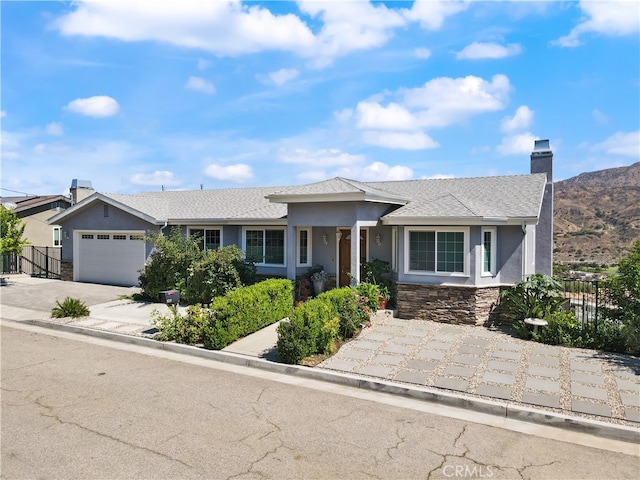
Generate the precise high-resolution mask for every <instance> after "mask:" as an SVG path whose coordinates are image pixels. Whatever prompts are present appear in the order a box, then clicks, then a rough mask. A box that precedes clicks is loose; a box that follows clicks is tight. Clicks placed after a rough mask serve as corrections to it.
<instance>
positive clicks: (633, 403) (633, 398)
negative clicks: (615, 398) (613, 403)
mask: <svg viewBox="0 0 640 480" xmlns="http://www.w3.org/2000/svg"><path fill="white" fill-rule="evenodd" d="M620 399H621V400H622V404H623V405H625V406H627V407H640V395H638V394H637V393H636V394H633V393H624V392H621V393H620Z"/></svg>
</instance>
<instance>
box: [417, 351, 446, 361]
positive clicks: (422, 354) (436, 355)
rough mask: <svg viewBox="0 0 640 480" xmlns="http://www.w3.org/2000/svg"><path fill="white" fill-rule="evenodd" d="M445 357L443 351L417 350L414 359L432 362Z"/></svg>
mask: <svg viewBox="0 0 640 480" xmlns="http://www.w3.org/2000/svg"><path fill="white" fill-rule="evenodd" d="M445 356H446V352H445V351H444V350H427V349H423V350H419V351H418V353H416V357H418V358H430V359H432V360H442V359H443V358H444V357H445Z"/></svg>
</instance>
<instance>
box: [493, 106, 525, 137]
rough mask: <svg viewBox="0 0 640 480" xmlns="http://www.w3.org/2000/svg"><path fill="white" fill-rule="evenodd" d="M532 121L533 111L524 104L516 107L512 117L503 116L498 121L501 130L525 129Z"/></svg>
mask: <svg viewBox="0 0 640 480" xmlns="http://www.w3.org/2000/svg"><path fill="white" fill-rule="evenodd" d="M532 122H533V111H532V110H530V109H529V107H527V106H526V105H522V106H521V107H518V109H517V110H516V113H515V114H514V115H513V117H504V118H503V119H502V121H501V122H500V131H501V132H515V131H516V130H526V129H527V128H529V127H530V126H531V123H532Z"/></svg>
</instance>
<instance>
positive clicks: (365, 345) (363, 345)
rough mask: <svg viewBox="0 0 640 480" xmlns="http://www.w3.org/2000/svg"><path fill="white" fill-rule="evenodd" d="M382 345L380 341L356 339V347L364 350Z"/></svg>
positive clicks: (375, 348) (374, 348)
mask: <svg viewBox="0 0 640 480" xmlns="http://www.w3.org/2000/svg"><path fill="white" fill-rule="evenodd" d="M381 346H382V343H380V342H370V341H368V340H362V341H358V348H362V349H364V350H377V349H379V348H380V347H381Z"/></svg>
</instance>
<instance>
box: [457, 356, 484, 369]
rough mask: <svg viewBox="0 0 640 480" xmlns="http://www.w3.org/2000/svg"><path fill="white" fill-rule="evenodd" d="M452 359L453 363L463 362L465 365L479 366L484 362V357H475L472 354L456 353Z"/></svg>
mask: <svg viewBox="0 0 640 480" xmlns="http://www.w3.org/2000/svg"><path fill="white" fill-rule="evenodd" d="M451 361H452V362H453V363H461V364H463V365H474V366H478V365H480V363H481V362H482V358H481V357H474V356H471V355H454V356H453V357H451Z"/></svg>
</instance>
